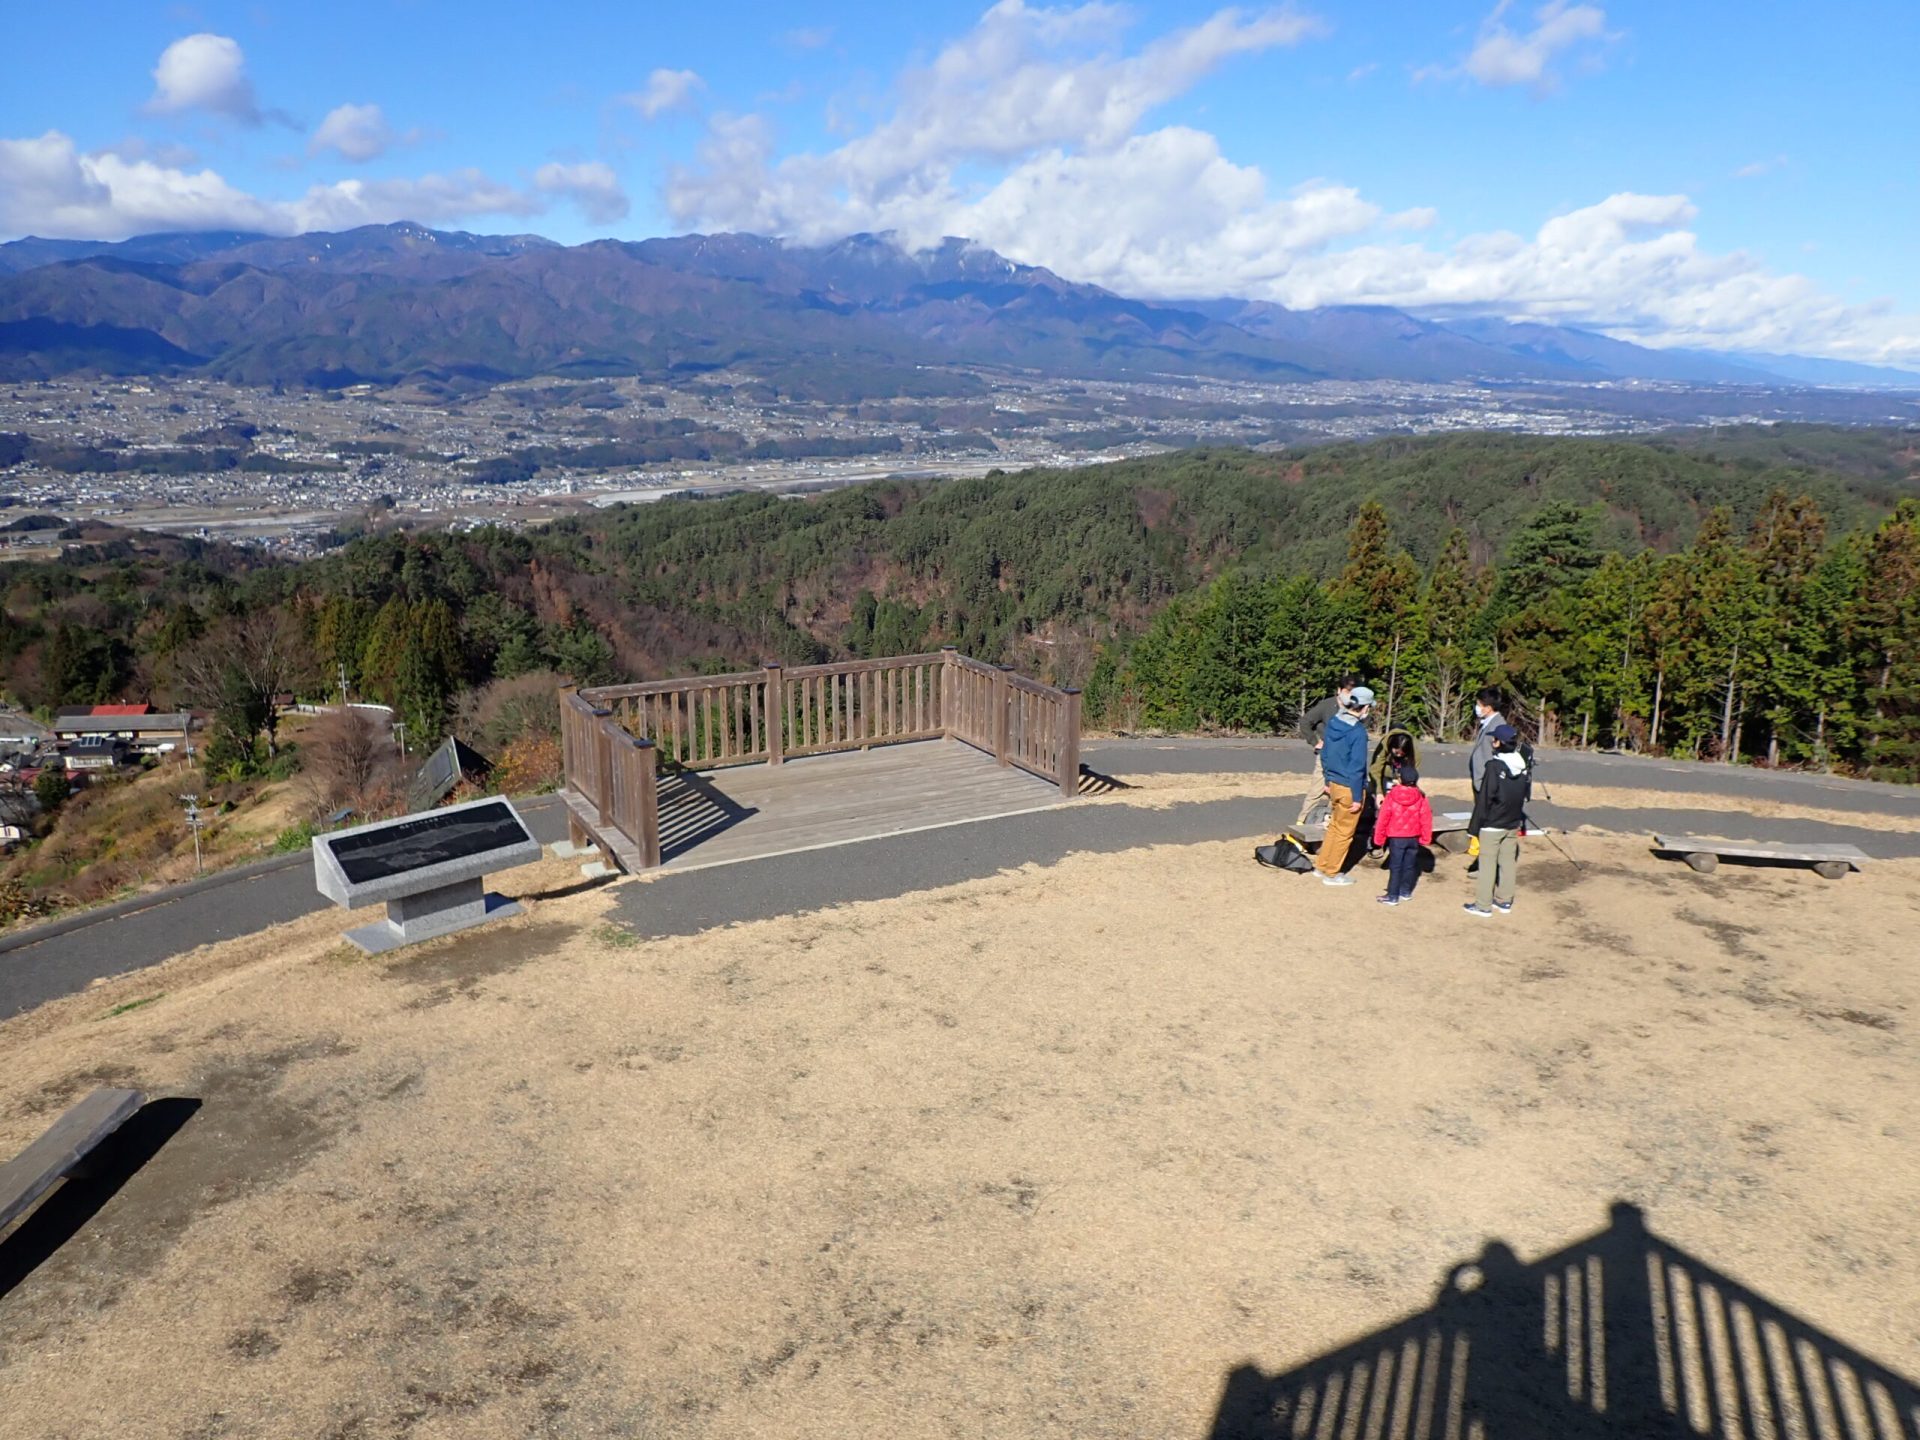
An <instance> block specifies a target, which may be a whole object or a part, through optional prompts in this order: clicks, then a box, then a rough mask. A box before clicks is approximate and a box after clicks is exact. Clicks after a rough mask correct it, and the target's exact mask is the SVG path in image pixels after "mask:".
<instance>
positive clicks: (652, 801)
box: [633, 740, 660, 870]
mask: <svg viewBox="0 0 1920 1440" xmlns="http://www.w3.org/2000/svg"><path fill="white" fill-rule="evenodd" d="M633 743H634V745H635V746H636V747H637V748H638V749H640V750H641V751H642V752H643V753H642V754H641V756H640V833H639V834H638V835H635V836H634V837H633V840H634V843H635V844H637V845H638V846H639V847H640V864H641V865H642V866H643V867H644V868H646V869H648V870H651V869H653V868H654V867H655V866H657V865H659V863H660V774H659V765H660V756H659V752H658V751H657V750H656V749H655V748H654V744H653V741H651V740H636V741H634V742H633Z"/></svg>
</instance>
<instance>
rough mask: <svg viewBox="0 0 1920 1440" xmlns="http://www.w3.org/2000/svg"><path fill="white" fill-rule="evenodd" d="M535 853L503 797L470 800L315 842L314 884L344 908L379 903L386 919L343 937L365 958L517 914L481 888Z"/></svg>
mask: <svg viewBox="0 0 1920 1440" xmlns="http://www.w3.org/2000/svg"><path fill="white" fill-rule="evenodd" d="M539 858H540V843H539V841H537V840H535V839H534V838H533V835H532V832H530V831H529V830H528V829H527V826H526V822H525V821H524V820H522V819H521V818H520V814H519V812H518V811H517V810H515V809H514V808H513V805H512V803H511V802H510V801H507V800H474V801H470V802H469V803H467V804H465V805H452V806H449V807H448V808H446V809H445V810H434V811H429V812H428V813H427V814H425V815H403V816H402V817H400V818H399V819H398V820H381V821H378V822H376V823H374V824H372V825H361V826H358V827H357V828H355V829H352V830H342V831H340V832H338V833H336V834H332V835H319V836H315V837H314V841H313V861H314V883H315V885H316V886H317V887H318V888H319V891H320V893H321V894H322V895H325V896H326V897H327V898H328V899H330V900H332V901H334V902H335V903H336V904H338V905H342V906H344V907H345V908H347V909H349V910H357V909H359V908H360V907H362V906H364V905H374V904H380V903H384V904H385V905H386V907H387V918H386V920H385V921H383V922H382V923H380V924H378V925H362V926H360V927H359V928H358V929H356V930H349V931H348V932H347V939H349V940H351V941H352V942H353V943H354V944H355V945H358V946H359V947H360V948H361V949H362V950H365V951H366V952H367V953H368V954H370V955H378V954H380V953H382V952H383V951H387V950H395V949H398V948H399V947H400V946H402V945H411V944H413V943H414V942H416V941H419V940H431V939H433V938H435V937H436V936H439V935H451V934H453V933H454V932H455V931H457V930H465V929H467V928H468V927H469V926H473V925H480V924H483V923H485V922H486V921H488V920H501V919H505V918H506V917H507V916H510V915H518V914H521V913H522V910H521V907H520V906H519V905H518V904H517V903H515V902H514V901H511V900H508V899H507V898H506V897H505V896H502V895H491V894H488V893H487V889H486V881H485V878H484V877H485V875H486V873H487V872H488V871H489V870H504V869H509V868H511V867H512V866H515V865H526V864H530V863H531V862H533V861H535V860H538V859H539Z"/></svg>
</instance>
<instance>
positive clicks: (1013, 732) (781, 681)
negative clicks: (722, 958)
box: [561, 646, 1080, 865]
mask: <svg viewBox="0 0 1920 1440" xmlns="http://www.w3.org/2000/svg"><path fill="white" fill-rule="evenodd" d="M561 718H562V722H563V723H562V729H561V740H562V747H563V750H564V752H565V753H564V765H565V771H566V779H567V789H568V791H569V792H571V793H572V794H573V795H576V796H578V797H581V799H582V800H583V801H584V802H587V803H590V804H591V806H592V808H593V810H594V812H595V814H596V816H597V817H598V818H599V819H600V820H601V821H602V823H603V824H604V825H606V826H609V827H611V828H613V829H615V830H617V831H618V832H619V834H620V835H621V836H623V837H624V838H625V839H626V840H627V841H628V842H629V843H630V844H631V845H632V846H633V847H634V848H635V849H637V850H638V851H639V852H640V854H641V855H643V856H645V855H651V856H652V858H651V859H646V860H644V861H643V862H642V863H644V864H646V865H657V864H658V863H659V843H660V842H659V829H660V824H659V803H658V798H657V776H656V773H655V771H656V766H657V765H658V764H660V763H663V762H664V763H666V764H670V765H678V766H684V767H686V768H688V769H696V770H711V769H717V768H719V767H721V766H727V765H751V764H769V765H779V764H783V763H784V762H785V761H787V760H790V759H794V758H797V757H800V756H804V755H826V754H831V753H833V752H835V751H842V750H864V749H867V748H869V747H871V746H874V745H893V744H899V743H902V742H905V741H911V740H938V739H942V738H945V739H953V740H960V741H963V742H965V743H966V744H968V745H972V746H974V747H975V748H976V749H979V750H983V751H985V752H986V753H987V754H989V755H992V756H993V757H994V758H996V759H997V760H998V761H999V762H1000V763H1001V764H1002V765H1012V766H1017V767H1019V768H1020V769H1022V770H1026V771H1028V772H1030V773H1032V774H1034V775H1038V776H1040V777H1042V778H1043V779H1046V780H1050V781H1052V782H1053V783H1055V784H1057V785H1058V786H1059V787H1060V793H1061V794H1062V795H1063V796H1065V797H1067V798H1069V799H1070V798H1072V796H1073V795H1074V794H1075V792H1076V791H1077V790H1078V788H1079V780H1080V692H1079V691H1078V690H1060V689H1055V688H1054V687H1053V686H1051V685H1042V684H1041V683H1039V682H1038V681H1037V680H1029V679H1027V678H1026V677H1025V676H1022V675H1016V674H1014V673H1013V671H1012V669H1011V668H1009V667H1004V666H997V665H983V664H981V663H980V662H979V661H977V660H969V659H966V658H965V657H963V656H962V655H961V654H960V653H959V652H958V651H957V650H955V649H953V648H952V647H951V646H949V647H947V648H946V649H943V650H941V651H939V652H937V653H934V654H927V655H901V656H895V657H892V658H889V659H882V660H851V661H844V662H841V663H838V664H831V665H798V666H795V667H793V668H792V669H787V668H785V667H783V666H781V665H778V664H768V665H765V666H763V667H762V668H760V669H758V670H743V671H738V672H735V673H733V674H730V675H697V676H691V677H688V678H685V679H679V680H652V681H648V682H646V683H644V684H639V685H604V686H598V687H596V688H594V689H591V690H580V691H564V692H562V703H561ZM581 808H583V807H582V806H581V805H576V806H575V807H574V809H575V811H576V813H578V811H579V810H580V809H581Z"/></svg>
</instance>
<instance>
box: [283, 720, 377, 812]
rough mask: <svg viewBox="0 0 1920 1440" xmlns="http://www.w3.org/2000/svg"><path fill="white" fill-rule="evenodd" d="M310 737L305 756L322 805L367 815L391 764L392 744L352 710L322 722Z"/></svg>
mask: <svg viewBox="0 0 1920 1440" xmlns="http://www.w3.org/2000/svg"><path fill="white" fill-rule="evenodd" d="M309 737H310V738H307V739H306V740H304V741H303V743H302V753H303V754H304V755H305V757H306V769H307V773H308V775H309V776H310V777H311V778H312V784H313V787H314V791H315V795H316V797H317V798H318V800H319V801H320V803H321V804H322V805H324V806H338V805H352V806H353V807H354V808H355V809H357V810H360V811H362V812H364V811H365V810H366V808H367V798H368V796H369V795H371V794H372V793H373V791H374V789H375V787H376V785H377V783H378V782H379V781H381V780H382V779H383V778H384V775H385V772H386V770H387V768H388V765H389V764H390V760H391V756H392V753H393V742H392V740H391V739H390V738H389V737H388V736H387V735H386V734H385V733H383V731H382V728H381V726H380V725H378V724H377V723H376V722H375V721H374V719H373V718H372V717H371V716H370V715H368V714H367V712H366V711H364V710H355V709H351V708H349V709H344V710H339V711H336V712H335V713H334V714H331V715H329V716H327V717H326V718H325V719H323V720H321V721H320V722H319V723H318V724H317V725H315V726H314V727H313V729H312V731H311V732H309Z"/></svg>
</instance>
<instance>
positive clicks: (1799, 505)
mask: <svg viewBox="0 0 1920 1440" xmlns="http://www.w3.org/2000/svg"><path fill="white" fill-rule="evenodd" d="M1826 539H1827V522H1826V517H1825V516H1824V515H1822V514H1821V513H1820V507H1819V506H1818V505H1817V504H1815V503H1814V500H1813V497H1812V496H1810V495H1800V496H1796V497H1792V498H1789V497H1788V495H1787V492H1786V491H1784V490H1775V491H1774V492H1773V493H1772V494H1771V495H1769V496H1768V497H1767V503H1766V505H1765V506H1764V507H1763V508H1762V509H1761V512H1760V514H1759V515H1758V516H1756V517H1755V519H1754V522H1753V526H1752V528H1751V530H1750V531H1749V532H1748V539H1747V546H1748V549H1749V550H1751V551H1752V552H1753V556H1754V561H1755V563H1756V564H1757V566H1758V567H1759V575H1760V583H1761V586H1762V588H1763V593H1762V597H1761V613H1760V616H1759V620H1758V625H1757V630H1758V633H1757V635H1756V641H1757V646H1758V649H1757V654H1758V657H1759V661H1758V666H1757V670H1756V673H1755V677H1754V692H1755V698H1756V701H1757V704H1758V708H1759V709H1760V711H1761V713H1762V715H1763V717H1764V719H1765V722H1766V726H1767V761H1768V763H1769V764H1778V763H1779V761H1780V760H1781V758H1782V757H1783V756H1790V757H1794V758H1798V757H1800V756H1802V755H1804V754H1806V753H1808V752H1809V751H1810V750H1811V749H1813V748H1814V747H1816V746H1817V745H1819V744H1820V743H1821V742H1820V740H1819V739H1818V738H1817V737H1818V735H1819V731H1820V728H1821V727H1820V721H1819V719H1818V718H1817V716H1818V711H1819V709H1820V706H1821V704H1822V702H1823V701H1824V700H1825V699H1826V692H1827V688H1828V684H1829V681H1830V674H1829V669H1830V664H1831V660H1830V652H1831V649H1832V647H1831V644H1830V642H1829V639H1828V637H1829V636H1830V635H1831V634H1832V631H1833V622H1834V620H1835V618H1836V615H1835V612H1834V611H1833V609H1832V606H1831V603H1830V601H1831V597H1830V596H1828V595H1826V594H1825V593H1824V592H1815V593H1810V582H1811V580H1812V578H1813V576H1814V574H1815V572H1816V570H1817V569H1818V567H1819V565H1820V562H1821V559H1822V556H1823V554H1824V552H1825V550H1826Z"/></svg>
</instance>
